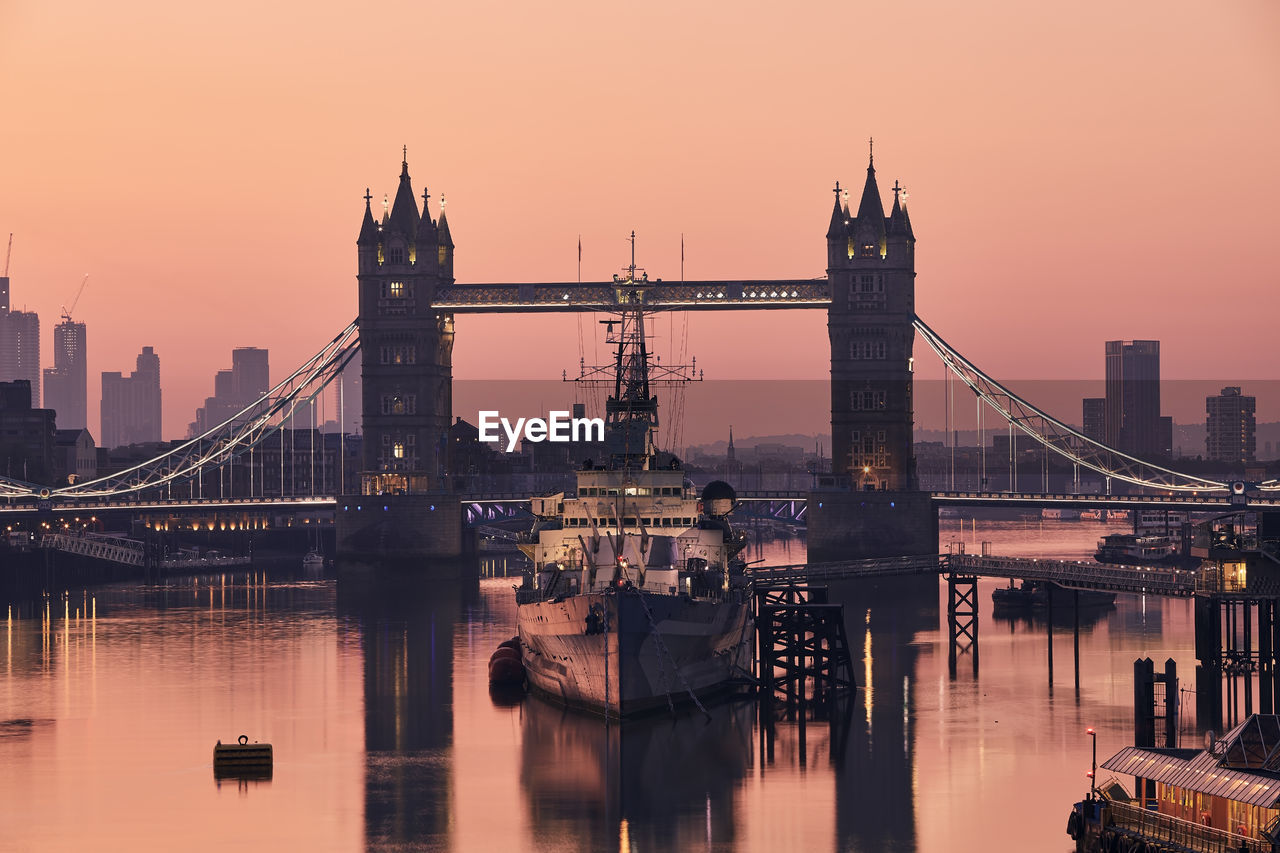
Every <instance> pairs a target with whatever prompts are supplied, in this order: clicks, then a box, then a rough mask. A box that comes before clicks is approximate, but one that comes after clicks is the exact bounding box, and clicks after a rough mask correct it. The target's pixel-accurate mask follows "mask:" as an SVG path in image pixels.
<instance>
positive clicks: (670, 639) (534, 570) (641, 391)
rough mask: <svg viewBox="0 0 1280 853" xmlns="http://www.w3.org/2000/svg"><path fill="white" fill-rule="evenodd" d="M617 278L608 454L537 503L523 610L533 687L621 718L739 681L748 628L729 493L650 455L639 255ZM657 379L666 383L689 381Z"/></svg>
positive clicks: (526, 545)
mask: <svg viewBox="0 0 1280 853" xmlns="http://www.w3.org/2000/svg"><path fill="white" fill-rule="evenodd" d="M633 253H634V248H633ZM614 282H615V286H616V287H618V288H619V289H620V290H621V292H620V294H619V296H620V298H619V303H621V304H622V305H623V306H624V309H623V310H622V311H621V312H620V317H619V319H617V320H611V321H608V326H609V342H610V343H613V344H616V348H617V349H616V357H615V360H614V364H613V365H612V366H611V367H610V368H609V372H610V373H612V393H611V394H610V395H609V397H608V399H607V401H606V403H605V419H604V442H603V447H602V449H601V457H602V458H601V459H600V461H599V462H594V461H592V460H588V461H586V462H585V463H584V464H583V465H582V467H581V468H580V470H579V471H578V473H577V480H576V485H575V491H574V492H573V493H564V492H559V493H555V494H549V495H542V496H539V497H535V498H534V499H533V500H532V502H531V505H532V511H533V514H534V516H535V519H536V520H535V523H534V525H533V527H532V529H531V530H530V531H528V533H526V534H524V535H523V536H522V541H521V542H520V546H519V547H520V550H521V551H522V552H523V553H524V554H525V555H526V556H527V557H528V558H529V559H530V560H531V561H532V566H531V568H530V570H529V571H528V572H526V574H525V577H524V581H523V584H522V585H521V586H520V587H519V588H518V589H517V591H516V604H517V607H516V613H517V626H518V630H519V637H520V645H521V649H522V651H523V658H524V664H525V668H526V674H527V677H528V681H529V684H530V686H531V687H532V688H533V689H534V690H536V691H538V692H540V693H542V694H544V695H546V696H547V697H549V698H550V699H552V700H553V701H556V702H559V703H562V704H564V705H567V706H570V707H574V708H579V709H582V710H587V711H592V712H596V713H602V714H605V715H607V716H616V717H623V716H633V715H637V714H642V713H644V712H645V711H650V710H658V709H668V708H674V706H675V705H676V704H678V703H682V702H695V703H698V702H701V700H702V698H703V697H706V696H708V695H710V694H713V693H717V692H723V691H726V690H728V689H730V688H732V687H733V686H734V685H735V684H738V683H741V681H742V679H743V678H744V677H745V676H747V675H748V674H749V671H750V665H751V651H752V634H753V623H752V620H751V615H750V606H749V601H750V597H749V595H748V589H747V578H746V576H745V573H744V571H743V570H744V564H743V562H742V561H741V560H740V559H739V558H738V554H739V552H740V551H741V550H742V548H743V546H744V544H745V537H744V536H743V535H742V534H740V533H738V532H736V531H734V530H733V528H732V527H731V526H730V524H729V520H728V515H729V513H730V512H731V511H732V510H733V509H734V506H735V503H736V495H735V493H734V491H733V489H732V487H730V486H729V485H728V484H727V483H723V482H720V481H716V482H712V483H710V484H708V485H707V486H706V488H705V489H703V491H702V493H701V495H699V494H698V493H697V492H696V491H695V489H694V487H693V484H692V483H691V482H690V481H689V480H688V479H686V477H685V472H684V466H683V464H682V463H681V461H680V460H679V459H678V458H677V457H676V456H674V455H673V454H671V453H669V452H665V451H660V450H658V449H657V448H656V447H655V446H654V435H655V431H656V427H657V425H658V414H657V412H658V409H657V398H656V397H655V396H653V395H652V394H651V393H650V364H649V359H650V355H649V353H648V349H647V342H646V337H645V322H644V321H645V315H646V311H645V310H644V304H645V300H644V296H645V290H646V288H647V286H648V281H647V277H641V278H639V279H637V277H636V267H635V263H634V255H633V258H632V265H631V267H629V268H628V272H627V275H626V276H625V277H621V278H620V277H617V276H615V278H614ZM615 326H616V327H617V328H616V330H615ZM662 370H663V374H664V377H666V379H667V380H669V381H673V382H684V381H689V379H691V378H692V377H689V376H685V375H684V374H681V373H680V372H679V370H680V369H679V368H672V367H670V366H668V365H663V368H662ZM587 373H588V371H584V375H586V374H587ZM595 375H599V374H598V373H596V374H595Z"/></svg>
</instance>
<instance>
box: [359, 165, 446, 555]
mask: <svg viewBox="0 0 1280 853" xmlns="http://www.w3.org/2000/svg"><path fill="white" fill-rule="evenodd" d="M372 200H373V197H372V195H371V194H370V193H369V192H368V191H366V192H365V209H364V219H363V221H362V222H361V225H360V235H359V237H358V238H357V240H356V247H357V250H356V253H357V280H358V290H359V325H360V349H361V353H362V356H363V357H362V359H361V362H362V367H361V385H362V400H361V410H362V417H363V431H364V444H363V448H362V460H361V461H362V466H361V468H362V470H361V475H360V493H359V494H358V495H350V496H345V497H344V498H343V500H342V501H341V502H340V505H339V507H338V552H339V556H345V557H347V559H348V562H353V563H356V562H363V561H365V560H368V561H371V562H376V564H377V565H380V566H381V565H387V564H388V563H393V562H396V561H397V560H399V559H408V560H410V561H415V562H416V561H420V560H421V558H438V557H444V558H452V557H455V556H457V555H458V554H459V552H460V550H461V549H460V545H461V515H460V507H459V505H458V502H457V501H456V499H450V498H449V496H448V493H449V484H448V464H447V458H448V453H447V452H448V432H449V425H450V423H451V421H452V410H453V315H452V314H450V313H446V312H439V311H436V310H435V309H434V307H433V302H434V300H435V295H436V291H437V289H438V288H441V287H444V286H447V285H450V284H453V252H454V245H453V238H452V236H451V235H450V233H449V222H448V219H447V217H446V215H445V209H444V208H445V206H444V199H443V198H441V201H440V218H439V220H435V219H433V218H432V216H431V209H430V206H429V201H430V194H429V193H428V192H427V191H426V190H425V189H424V190H423V193H422V210H421V212H419V210H418V206H417V199H416V198H415V196H414V192H413V182H412V180H411V179H410V177H409V163H408V154H407V152H406V154H405V159H404V160H403V161H402V162H401V164H400V183H399V186H398V187H397V188H396V194H395V199H394V200H393V201H391V202H390V204H388V203H387V201H386V200H385V199H384V201H383V210H382V215H381V217H380V219H375V217H374V213H373V206H372Z"/></svg>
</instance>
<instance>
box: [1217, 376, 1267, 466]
mask: <svg viewBox="0 0 1280 853" xmlns="http://www.w3.org/2000/svg"><path fill="white" fill-rule="evenodd" d="M1204 405H1205V411H1206V413H1207V417H1206V418H1205V436H1204V443H1205V455H1206V456H1208V457H1209V458H1210V459H1216V460H1218V461H1220V462H1253V461H1254V457H1255V455H1256V453H1257V450H1258V437H1257V421H1256V419H1255V417H1254V413H1255V412H1256V411H1257V407H1258V400H1257V398H1256V397H1246V396H1244V395H1243V394H1241V393H1240V388H1239V387H1238V386H1231V387H1227V388H1223V389H1222V393H1220V394H1219V395H1218V396H1216V397H1206V398H1205V401H1204Z"/></svg>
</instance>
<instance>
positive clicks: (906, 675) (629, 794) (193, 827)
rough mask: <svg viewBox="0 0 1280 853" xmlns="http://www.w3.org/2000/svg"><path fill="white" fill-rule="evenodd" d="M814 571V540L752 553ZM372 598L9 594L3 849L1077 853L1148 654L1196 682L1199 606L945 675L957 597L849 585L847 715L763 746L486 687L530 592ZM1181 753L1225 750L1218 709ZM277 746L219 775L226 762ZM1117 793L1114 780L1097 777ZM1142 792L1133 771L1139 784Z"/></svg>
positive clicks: (845, 596)
mask: <svg viewBox="0 0 1280 853" xmlns="http://www.w3.org/2000/svg"><path fill="white" fill-rule="evenodd" d="M972 524H973V523H972V522H969V521H964V522H961V521H959V520H956V519H944V520H943V522H942V525H941V527H942V531H941V534H940V540H941V547H942V550H946V548H947V545H948V543H950V542H953V541H957V540H962V541H965V542H966V545H967V547H968V548H969V549H970V550H976V549H977V547H978V546H979V543H980V542H982V541H988V542H991V543H992V544H991V549H992V552H993V553H997V554H1001V555H1007V556H1041V557H1055V558H1072V559H1075V558H1084V557H1086V556H1088V555H1091V554H1092V551H1093V546H1094V544H1095V542H1096V540H1097V538H1098V537H1099V536H1100V535H1102V534H1103V533H1104V532H1116V531H1118V530H1120V529H1122V528H1119V527H1114V526H1108V525H1103V524H1099V523H1097V522H1061V521H1040V520H1034V521H1003V522H984V521H978V522H977V526H976V529H975V528H974V527H973V526H972ZM760 557H762V558H764V559H766V560H767V561H768V562H771V563H794V562H800V561H802V560H803V558H804V546H803V540H799V539H783V540H774V541H772V542H769V543H766V544H765V545H764V546H763V547H760V548H758V549H757V553H756V554H755V555H754V556H753V557H752V559H755V558H760ZM504 571H506V567H505V564H504V563H503V562H502V561H501V560H499V561H488V562H486V563H485V564H484V566H483V570H482V575H483V576H482V577H481V579H480V580H479V582H478V583H470V584H462V585H460V586H448V585H444V586H439V585H433V586H412V587H405V586H395V587H368V586H365V587H348V586H347V585H346V584H345V583H344V584H343V585H342V586H341V587H339V585H338V584H337V583H336V582H335V581H334V580H332V579H326V578H323V577H315V578H307V577H304V576H302V574H301V572H300V571H294V570H292V569H288V568H268V569H266V570H264V571H259V572H255V573H252V574H237V575H234V576H233V575H226V576H214V577H201V578H197V579H192V578H186V579H173V580H171V581H169V582H168V583H167V584H165V585H163V586H144V585H124V586H112V587H101V588H96V589H91V590H87V591H81V590H75V591H69V592H68V594H67V595H66V596H59V597H57V598H55V599H51V600H49V601H48V602H47V603H45V602H40V603H34V604H33V603H30V602H27V603H17V604H14V605H11V606H10V605H6V607H7V612H6V613H5V614H3V615H4V616H5V623H4V625H3V631H4V636H3V638H2V642H3V648H2V650H0V651H2V656H0V768H3V772H0V849H5V850H41V851H43V850H83V849H86V848H88V849H95V850H171V849H183V850H219V851H222V850H226V849H229V848H234V849H274V850H280V849H307V850H341V851H347V850H361V849H375V850H441V851H444V850H449V851H471V850H490V849H497V850H512V851H514V850H541V851H579V850H582V851H587V850H621V851H629V850H637V851H645V850H716V851H721V850H723V851H729V850H743V851H777V850H805V851H826V850H832V851H836V850H839V851H866V852H867V853H872V852H873V851H875V852H876V853H879V851H903V852H904V853H906V851H920V853H931V852H932V851H939V852H940V853H942V851H949V852H950V853H989V851H991V850H1002V849H1026V850H1045V851H1062V852H1063V853H1066V851H1070V850H1072V849H1073V845H1072V842H1071V841H1070V840H1069V839H1068V838H1067V836H1066V833H1065V826H1066V819H1067V813H1068V809H1069V808H1070V805H1071V803H1073V802H1074V801H1075V800H1077V799H1079V798H1080V796H1081V795H1082V794H1083V793H1085V791H1087V789H1088V779H1087V778H1086V776H1085V774H1086V772H1087V771H1088V769H1089V761H1090V752H1089V748H1090V744H1089V738H1088V737H1087V736H1086V734H1085V729H1086V728H1088V727H1093V728H1095V729H1097V730H1098V732H1099V735H1098V755H1099V760H1100V761H1101V760H1102V759H1103V758H1105V757H1107V756H1109V755H1110V754H1111V753H1112V752H1115V751H1116V750H1118V749H1120V748H1121V747H1123V746H1126V745H1128V744H1130V743H1131V742H1132V737H1133V732H1132V729H1133V722H1132V699H1133V687H1132V673H1133V661H1134V659H1135V658H1138V657H1148V656H1149V657H1151V658H1153V659H1155V660H1156V661H1157V662H1162V661H1163V660H1164V659H1165V658H1167V657H1173V658H1174V659H1175V660H1176V661H1177V663H1178V668H1179V672H1180V673H1181V674H1182V679H1183V683H1182V687H1183V689H1184V690H1186V689H1192V688H1193V687H1194V685H1193V684H1192V683H1191V674H1192V673H1193V672H1194V663H1195V661H1194V655H1193V641H1194V635H1193V629H1192V612H1191V604H1190V602H1189V601H1185V600H1173V599H1159V598H1145V599H1144V598H1141V597H1138V596H1124V595H1122V596H1120V597H1118V598H1117V600H1116V604H1115V606H1114V608H1107V609H1103V610H1095V611H1084V612H1082V618H1081V635H1080V658H1079V660H1080V672H1079V688H1078V689H1077V687H1076V675H1075V669H1074V665H1073V647H1072V635H1071V627H1070V622H1069V617H1068V621H1064V622H1062V623H1060V624H1058V625H1057V626H1056V627H1055V629H1054V640H1053V643H1054V661H1055V667H1054V670H1053V677H1052V679H1050V675H1049V668H1048V658H1049V655H1048V643H1049V639H1048V633H1049V629H1048V626H1047V625H1046V623H1045V621H1044V620H1043V618H1041V617H1032V618H1026V617H1024V618H1019V619H1012V620H1011V619H1004V618H994V617H993V615H992V613H991V591H992V590H993V589H994V588H995V587H996V586H997V585H999V584H1000V583H1002V582H1000V581H982V582H980V584H979V588H980V609H981V617H980V619H981V631H980V658H979V667H978V672H977V674H976V675H975V674H974V671H973V665H972V660H971V658H970V657H968V656H966V655H961V656H960V657H959V659H958V666H957V669H956V674H955V676H954V677H952V675H951V674H950V672H949V667H948V638H947V630H946V585H945V583H943V582H939V583H937V584H936V585H935V584H934V582H933V581H932V580H931V581H929V582H928V584H927V585H921V584H919V583H917V584H916V587H915V588H916V590H917V591H916V592H915V593H914V594H910V595H909V594H908V593H907V592H904V589H906V588H905V587H897V586H893V587H892V588H888V589H879V590H877V589H874V588H871V587H868V586H865V585H861V584H856V583H843V584H838V585H835V586H833V588H832V592H833V598H835V599H837V600H841V601H843V602H844V603H845V605H846V622H847V626H848V629H849V632H850V634H849V637H850V642H851V644H852V646H853V647H854V648H853V656H854V664H855V669H856V671H857V674H858V680H859V684H860V689H859V690H858V693H857V696H856V699H855V707H854V709H853V714H852V719H851V721H850V722H849V724H848V725H846V726H836V727H832V726H831V725H829V724H827V723H810V724H809V725H808V726H807V728H806V729H805V732H804V737H803V739H802V738H801V733H800V731H799V728H798V726H797V724H795V723H786V722H783V723H778V724H776V725H775V727H774V730H773V733H772V735H771V736H766V732H764V731H762V729H761V727H760V725H759V722H758V719H757V714H756V708H755V705H754V704H753V703H751V702H740V703H736V704H728V705H721V706H717V707H715V708H713V709H712V710H711V717H710V719H709V720H708V719H706V718H704V717H703V716H702V715H701V714H697V713H694V714H686V715H683V716H681V717H680V718H678V719H677V720H675V721H673V720H672V719H671V718H669V717H665V716H664V717H661V718H659V719H655V720H652V721H649V722H646V723H641V724H638V725H630V724H629V725H628V726H626V727H624V728H622V729H621V730H619V727H618V726H617V725H616V724H615V725H611V726H606V725H605V724H604V723H603V722H601V721H600V720H599V719H597V718H590V717H586V716H579V715H576V714H573V713H565V712H562V711H561V710H559V709H557V708H554V707H551V706H549V705H546V704H544V703H543V702H541V701H540V700H538V699H535V698H524V699H523V701H519V700H515V701H512V700H510V699H503V698H501V697H499V698H498V699H495V698H494V697H492V696H491V695H490V691H489V686H488V681H487V662H488V658H489V655H490V653H491V652H492V651H493V650H494V648H495V647H496V646H497V645H498V643H500V642H501V641H503V640H506V639H508V638H510V637H511V636H512V635H513V633H514V625H515V602H514V596H513V593H512V589H511V587H512V583H513V580H512V579H511V578H508V577H503V576H502V574H503V572H504ZM1185 705H1186V711H1184V715H1183V718H1182V726H1181V728H1182V731H1183V735H1184V745H1195V744H1198V743H1199V741H1200V738H1199V735H1198V734H1197V732H1196V728H1195V721H1194V719H1193V717H1192V715H1193V713H1194V702H1193V701H1190V700H1188V701H1186V702H1185ZM242 733H243V734H246V735H247V736H248V737H249V738H250V740H258V741H262V742H264V743H265V742H269V743H271V744H273V747H274V754H275V765H274V772H273V775H272V777H271V778H270V779H267V780H258V781H236V780H223V781H217V780H216V779H215V777H214V773H213V767H212V753H213V746H214V743H215V742H216V741H218V740H219V739H221V740H222V741H223V742H227V741H231V740H233V739H234V738H236V737H237V736H238V735H240V734H242ZM1101 778H1103V779H1105V778H1106V775H1105V773H1104V774H1103V776H1102V777H1101ZM1121 781H1123V782H1124V783H1125V784H1126V786H1131V785H1132V780H1131V779H1128V778H1125V779H1123V780H1121Z"/></svg>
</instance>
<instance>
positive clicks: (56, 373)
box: [44, 318, 89, 429]
mask: <svg viewBox="0 0 1280 853" xmlns="http://www.w3.org/2000/svg"><path fill="white" fill-rule="evenodd" d="M87 352H88V349H87V343H86V338H85V325H84V323H73V322H72V321H71V320H70V319H69V318H66V319H64V320H63V322H61V323H59V324H58V325H56V326H54V327H53V367H49V368H46V369H45V371H44V404H45V407H46V408H49V409H53V410H54V411H56V412H57V413H58V428H59V429H84V428H85V427H86V426H88V423H89V411H88V408H89V406H88V396H89V374H88V369H87V364H86V358H87Z"/></svg>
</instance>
